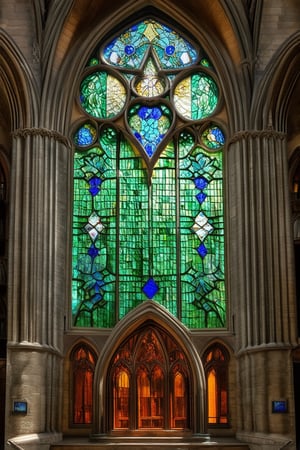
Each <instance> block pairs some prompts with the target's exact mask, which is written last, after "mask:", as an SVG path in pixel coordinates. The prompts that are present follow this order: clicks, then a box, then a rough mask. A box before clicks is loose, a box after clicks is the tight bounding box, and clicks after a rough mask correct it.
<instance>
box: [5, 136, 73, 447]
mask: <svg viewBox="0 0 300 450" xmlns="http://www.w3.org/2000/svg"><path fill="white" fill-rule="evenodd" d="M13 137H14V140H13V150H12V181H11V190H12V191H11V205H13V206H12V207H13V210H12V211H11V213H10V216H11V221H10V230H9V234H10V252H9V291H8V354H7V386H8V387H7V399H15V400H16V401H26V402H27V405H28V411H27V414H15V413H14V412H13V410H12V406H13V405H12V404H11V400H9V401H8V402H7V403H6V429H7V436H6V439H13V438H15V437H16V436H19V437H18V439H17V442H19V443H20V442H22V437H21V435H27V438H26V439H25V438H24V442H27V446H24V448H30V449H34V448H40V447H39V446H38V445H39V444H38V443H35V440H38V441H39V440H42V441H43V442H47V441H48V440H49V442H50V441H51V440H53V439H54V440H55V436H56V433H57V432H59V423H60V414H61V410H62V408H61V404H60V398H61V395H60V392H59V389H61V385H62V383H61V376H62V351H63V331H64V315H65V301H66V297H67V295H66V294H67V292H66V291H67V283H66V280H67V279H68V261H69V258H68V248H69V246H68V230H69V227H68V220H69V217H70V214H69V213H68V211H69V207H70V201H69V192H70V189H69V187H70V186H69V183H70V179H69V173H70V171H69V168H70V166H69V164H70V154H71V152H70V145H69V143H68V140H67V139H66V138H64V137H63V136H62V135H60V134H59V133H57V132H54V131H50V130H46V129H40V128H30V129H22V130H17V131H16V132H15V133H14V135H13ZM33 433H36V434H38V437H36V436H35V440H33V441H30V439H29V438H28V435H30V434H33ZM28 439H29V440H28ZM56 439H57V437H56ZM35 445H36V447H35ZM22 446H23V442H22Z"/></svg>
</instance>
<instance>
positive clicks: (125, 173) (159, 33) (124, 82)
mask: <svg viewBox="0 0 300 450" xmlns="http://www.w3.org/2000/svg"><path fill="white" fill-rule="evenodd" d="M100 65H101V70H100V69H99V67H100ZM105 65H107V67H108V70H107V71H106V70H105V67H104V66H105ZM191 66H193V67H191ZM185 71H186V74H185ZM178 73H180V78H179V80H180V81H178V77H177V74H178ZM79 101H80V104H81V106H82V110H83V113H82V114H84V112H85V113H86V114H85V117H82V120H81V123H80V125H78V127H77V129H76V130H75V132H74V133H73V142H74V144H75V147H76V152H75V157H74V217H73V283H72V311H73V325H74V326H81V327H103V328H105V327H113V326H114V325H115V324H116V323H117V321H118V320H119V319H121V318H122V317H124V316H125V315H126V314H127V313H128V312H129V311H131V310H132V309H133V308H135V307H136V306H137V305H139V304H141V303H142V302H144V301H145V300H147V299H148V300H152V301H156V302H158V303H160V304H161V305H163V306H165V307H166V308H167V309H168V310H169V311H170V312H171V313H172V314H173V315H174V316H176V317H178V318H179V319H180V320H181V321H182V322H183V323H184V324H185V325H186V326H187V327H189V328H220V327H225V326H226V299H225V254H224V248H225V242H224V217H223V216H224V210H223V176H222V166H223V148H224V145H225V135H224V132H223V130H222V129H221V127H220V126H219V124H217V123H215V122H212V119H211V116H212V115H213V114H214V113H215V112H216V111H217V109H219V103H220V101H219V89H218V85H217V81H216V76H215V73H214V70H213V67H212V65H211V63H210V61H209V60H208V58H207V57H206V55H205V54H204V52H203V51H202V49H201V48H200V47H196V46H195V45H193V44H191V43H190V42H189V41H188V40H187V39H185V38H183V37H182V36H180V35H179V34H178V33H177V32H176V31H175V30H172V29H171V28H169V27H167V26H165V25H163V24H161V23H160V22H158V21H156V20H154V19H146V20H143V21H141V22H139V23H137V24H135V25H134V26H132V27H130V28H129V29H127V30H126V31H125V32H123V33H121V34H119V36H117V37H116V38H115V39H113V40H110V41H109V43H108V44H104V45H101V46H100V45H99V47H98V48H96V49H95V51H94V53H93V56H92V57H91V58H90V60H89V61H88V63H87V67H86V71H85V72H84V73H83V76H82V81H81V84H80V89H79ZM86 115H88V116H92V118H93V119H92V118H89V117H86ZM192 121H194V122H192ZM179 128H180V130H181V131H180V132H178V131H177V130H178V129H179Z"/></svg>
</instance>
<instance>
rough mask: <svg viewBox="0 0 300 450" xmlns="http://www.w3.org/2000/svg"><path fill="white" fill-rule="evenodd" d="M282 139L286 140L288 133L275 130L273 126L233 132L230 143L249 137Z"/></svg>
mask: <svg viewBox="0 0 300 450" xmlns="http://www.w3.org/2000/svg"><path fill="white" fill-rule="evenodd" d="M256 138H259V139H273V138H275V139H280V140H284V139H285V138H286V134H285V133H283V132H280V131H275V130H274V129H273V128H272V127H269V128H267V129H265V130H241V131H237V132H236V133H235V134H233V135H232V136H231V137H230V138H229V141H228V145H230V144H234V143H236V142H239V141H242V140H248V139H256Z"/></svg>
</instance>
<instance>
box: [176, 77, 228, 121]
mask: <svg viewBox="0 0 300 450" xmlns="http://www.w3.org/2000/svg"><path fill="white" fill-rule="evenodd" d="M218 96H219V94H218V87H217V84H216V82H215V81H214V80H213V78H212V77H211V76H209V75H207V74H206V73H204V72H199V73H195V74H192V75H191V76H189V77H187V78H185V79H184V80H182V81H180V82H179V83H178V84H177V86H176V87H175V90H174V104H175V107H176V109H177V111H178V112H179V114H181V115H182V116H183V117H185V118H186V119H190V120H199V119H204V118H205V117H208V116H210V115H211V114H212V113H213V112H214V111H215V109H216V106H217V104H218Z"/></svg>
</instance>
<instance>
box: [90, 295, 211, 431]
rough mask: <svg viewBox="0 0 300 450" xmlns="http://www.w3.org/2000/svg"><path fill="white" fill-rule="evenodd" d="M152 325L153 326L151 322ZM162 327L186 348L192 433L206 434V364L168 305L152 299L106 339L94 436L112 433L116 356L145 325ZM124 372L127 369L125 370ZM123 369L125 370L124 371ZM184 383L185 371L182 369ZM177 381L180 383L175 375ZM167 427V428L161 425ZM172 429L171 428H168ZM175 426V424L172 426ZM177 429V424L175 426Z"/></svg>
mask: <svg viewBox="0 0 300 450" xmlns="http://www.w3.org/2000/svg"><path fill="white" fill-rule="evenodd" d="M150 324H151V325H150ZM148 325H149V326H150V328H152V329H155V327H158V329H160V330H162V332H163V333H165V334H166V335H168V336H170V337H172V339H174V341H175V342H176V343H177V344H178V345H179V347H180V348H181V349H182V350H183V352H184V354H185V356H186V360H187V362H188V365H189V368H190V375H191V376H190V380H191V385H190V388H191V392H190V395H191V399H190V414H191V416H192V417H193V420H192V423H191V430H190V431H191V432H192V433H193V434H205V433H206V423H207V420H206V382H205V374H204V370H203V365H202V362H201V359H200V357H199V354H198V353H197V351H196V349H195V347H194V345H193V343H192V340H191V336H190V334H189V332H188V330H187V329H186V328H185V327H184V326H183V325H182V324H181V323H180V321H179V320H177V319H176V318H174V317H173V316H172V315H171V314H170V313H169V312H168V311H167V310H166V309H165V308H164V307H162V306H160V305H159V304H157V303H155V302H153V301H151V300H149V301H146V302H144V303H143V304H141V305H140V306H138V307H137V308H136V309H135V310H133V311H131V312H130V313H128V314H127V315H126V316H125V317H124V319H122V320H121V321H120V322H119V323H118V324H117V325H116V327H115V328H114V330H113V331H112V334H111V336H110V339H109V340H108V341H107V342H106V345H105V347H104V348H103V352H102V354H101V355H100V357H99V360H98V363H97V366H96V370H95V397H94V427H93V436H94V437H95V438H96V437H97V436H101V435H103V434H107V433H108V434H109V433H111V432H112V428H113V427H112V413H111V411H112V405H111V403H110V401H111V399H110V398H109V392H108V391H107V386H108V380H109V378H108V377H109V376H110V369H111V367H112V365H111V364H112V362H111V361H112V357H113V355H117V353H118V349H119V348H120V346H121V345H122V343H124V342H125V341H126V340H128V339H129V338H130V337H131V336H134V335H135V334H136V332H137V331H138V330H140V329H143V327H145V326H148ZM122 370H123V372H124V373H128V372H126V371H127V369H126V368H123V369H122ZM123 372H122V373H123ZM176 373H180V374H181V376H182V380H177V381H178V383H180V382H181V381H182V382H184V376H185V372H184V370H178V371H177V372H176ZM173 382H174V383H176V380H175V377H174V381H173ZM159 428H163V427H159ZM168 428H169V427H168ZM170 428H172V427H170ZM174 428H175V427H174Z"/></svg>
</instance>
